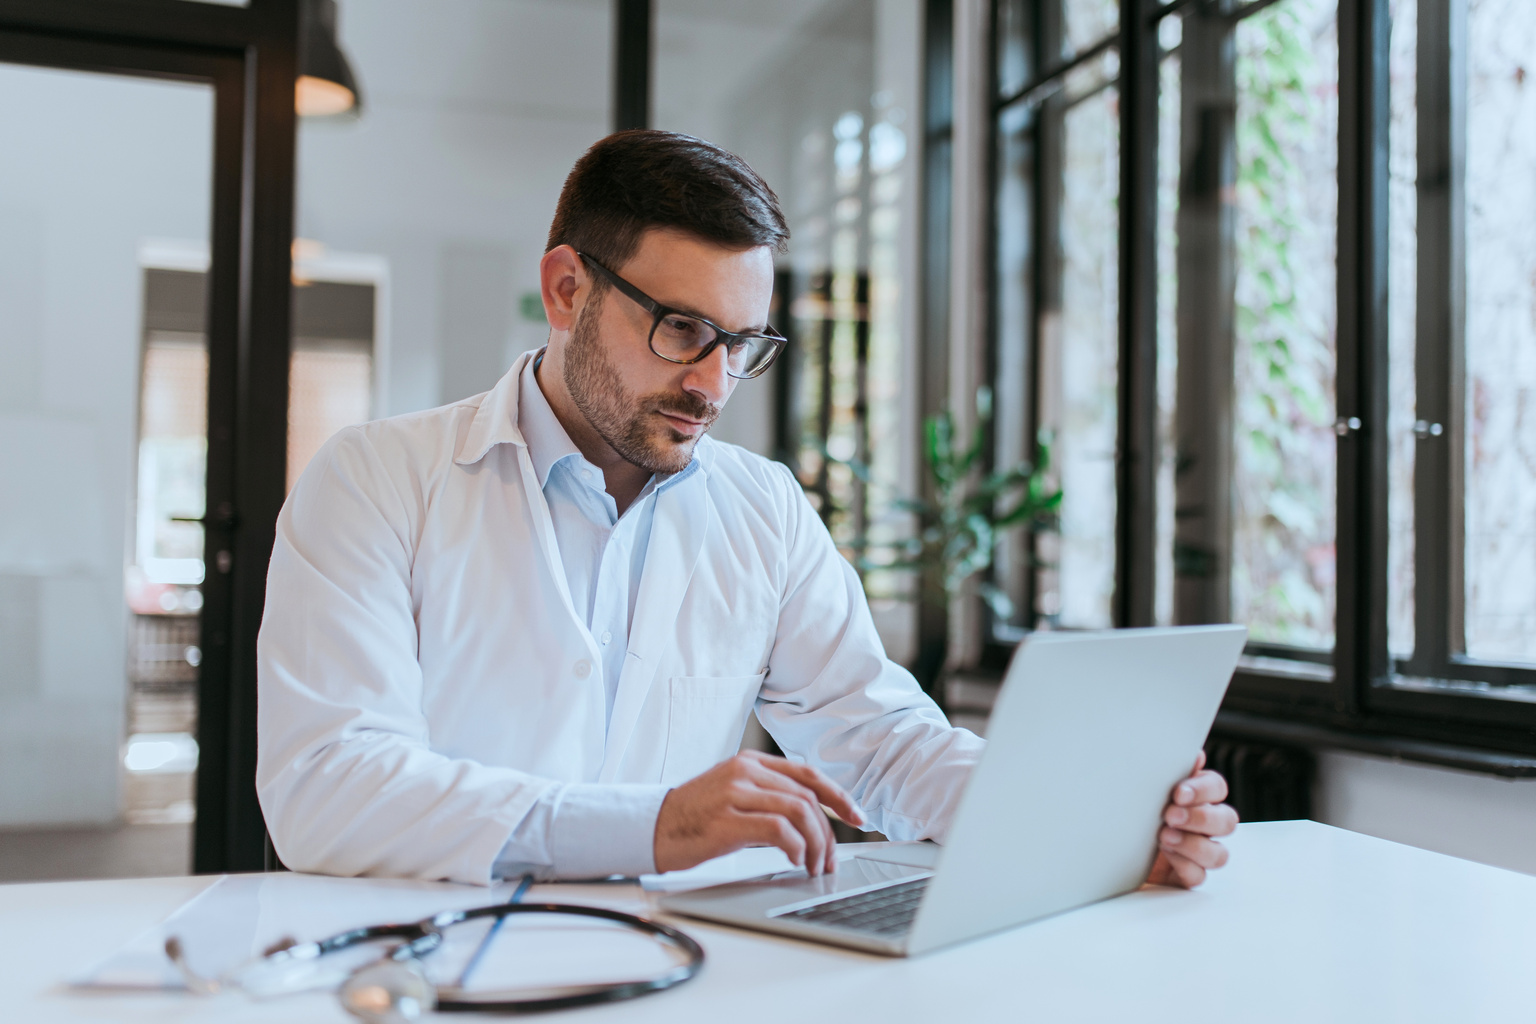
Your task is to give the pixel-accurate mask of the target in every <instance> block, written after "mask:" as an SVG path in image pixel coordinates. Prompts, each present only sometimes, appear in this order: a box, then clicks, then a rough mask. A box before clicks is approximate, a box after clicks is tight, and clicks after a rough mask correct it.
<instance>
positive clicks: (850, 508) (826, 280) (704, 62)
mask: <svg viewBox="0 0 1536 1024" xmlns="http://www.w3.org/2000/svg"><path fill="white" fill-rule="evenodd" d="M922 16H923V9H922V5H921V4H919V3H917V2H916V0H902V2H897V3H875V2H874V0H789V2H786V3H780V4H775V5H773V7H772V8H771V9H769V8H764V7H763V6H762V5H759V4H753V3H748V2H745V0H741V2H733V3H704V2H701V0H658V2H657V3H656V5H655V33H656V60H655V78H654V82H655V91H654V94H653V96H654V118H653V120H654V123H655V126H656V127H658V128H663V129H668V130H671V131H680V132H686V133H688V134H691V135H697V136H699V137H701V138H704V139H708V140H709V141H711V142H714V143H716V144H718V145H720V146H723V147H724V148H726V149H728V150H730V151H732V152H734V153H737V154H738V155H740V156H741V157H742V158H743V159H745V160H746V161H747V162H748V163H749V164H751V166H752V167H753V168H754V169H755V170H756V171H757V172H758V173H759V174H761V175H762V176H763V178H764V179H765V180H766V181H767V182H768V183H769V184H770V185H771V186H772V187H773V188H774V190H775V191H776V192H777V193H778V196H779V199H780V201H781V203H782V205H783V208H784V212H785V215H786V217H787V218H788V220H789V227H790V233H791V237H790V243H789V244H790V252H789V254H788V256H787V257H781V258H780V259H779V261H778V262H779V265H778V268H777V269H778V271H779V274H778V287H779V289H780V291H781V292H782V293H783V295H781V296H780V298H781V299H782V298H785V297H787V299H788V302H787V303H786V305H787V306H788V307H789V308H790V309H791V310H792V313H793V315H792V317H791V323H789V324H787V325H785V327H787V328H788V330H789V332H790V333H791V335H792V342H793V343H792V345H791V346H790V349H789V351H788V352H786V358H784V359H780V360H779V361H778V363H776V364H775V368H774V369H773V370H771V371H770V372H769V374H768V375H766V376H764V377H762V378H759V379H757V380H755V381H751V382H747V383H744V384H743V385H742V386H741V387H740V388H738V389H737V391H736V393H735V394H734V395H733V396H732V398H731V402H730V405H729V406H727V407H726V410H725V412H724V414H723V415H722V416H721V418H720V420H719V422H718V423H717V424H716V426H715V428H714V430H713V433H714V435H715V436H716V437H719V438H721V439H723V440H727V441H732V442H735V443H738V444H741V445H744V446H745V447H747V448H749V449H752V450H754V451H758V452H761V453H763V454H769V455H771V454H774V452H773V448H774V444H773V436H774V422H773V415H774V412H773V393H774V387H775V384H774V381H773V379H772V378H773V376H774V375H775V374H782V373H788V374H790V375H791V382H792V387H791V388H790V393H791V396H792V400H791V406H792V408H791V410H790V413H789V414H790V416H791V418H792V422H793V423H794V424H796V425H797V426H798V428H799V430H798V432H799V434H800V438H799V445H798V450H797V451H791V452H787V453H784V454H785V455H786V456H787V457H788V458H789V459H790V460H792V461H793V462H795V463H797V466H796V469H797V471H798V473H799V476H800V479H801V482H802V483H803V484H804V485H805V487H806V490H807V493H808V494H809V496H810V497H811V500H812V502H813V503H815V504H817V505H818V506H819V508H820V510H821V512H822V514H823V515H824V516H825V517H826V518H827V521H828V525H829V526H830V527H831V530H832V535H833V537H834V538H835V539H836V540H837V541H838V543H839V544H840V545H841V546H842V548H843V550H844V551H845V553H847V554H848V555H849V556H851V557H857V556H858V554H859V552H861V551H863V552H865V554H866V557H865V558H864V559H861V560H860V561H862V562H863V568H864V575H865V586H866V590H867V591H868V593H869V594H870V595H871V598H872V605H871V607H872V610H873V611H874V614H875V619H876V623H877V624H878V625H879V626H880V627H881V631H882V635H883V636H884V637H885V638H886V644H887V649H888V650H889V651H890V652H891V653H892V656H893V657H896V658H898V659H899V660H900V659H903V658H904V657H905V656H906V655H905V652H906V651H907V649H908V647H907V645H908V643H909V641H910V636H911V623H912V621H913V611H914V605H913V603H912V601H911V598H912V597H913V596H914V595H913V594H912V592H911V591H912V581H911V579H910V578H909V577H908V574H905V573H899V574H898V573H893V572H891V571H888V570H883V569H879V568H876V567H873V566H878V564H879V563H881V562H882V561H888V560H889V559H890V558H891V556H892V555H893V554H894V551H893V550H892V548H891V546H890V545H891V542H892V541H894V540H895V539H896V538H898V537H899V536H902V535H903V534H904V533H905V532H906V531H907V530H908V529H909V528H910V523H909V520H908V517H907V515H906V514H905V513H901V512H898V511H897V510H896V509H895V508H894V505H895V502H896V499H897V498H898V497H902V496H905V495H909V494H911V493H913V491H914V490H915V488H916V486H917V481H916V480H915V479H914V477H913V473H912V467H913V466H914V465H915V464H916V459H915V458H914V456H915V452H914V451H913V448H912V443H913V441H914V440H915V437H914V432H913V431H912V430H910V429H909V428H910V426H911V424H912V423H913V422H914V420H915V418H916V417H917V415H918V407H917V404H916V401H915V398H916V390H917V389H916V388H915V387H911V386H907V387H905V388H904V387H903V384H904V383H906V384H909V385H910V383H911V382H910V380H909V379H908V378H907V377H906V376H905V375H904V371H903V356H902V354H903V353H904V352H907V351H912V346H914V345H915V337H916V330H915V328H916V316H917V306H916V302H917V289H916V280H917V278H916V267H915V261H916V258H917V255H918V254H917V250H916V246H915V244H914V243H915V237H916V230H917V224H916V219H915V216H914V214H915V211H916V205H915V199H916V191H915V188H916V183H917V173H916V167H915V166H914V163H913V161H914V160H915V159H916V157H917V156H918V155H919V152H920V147H919V146H918V145H917V142H916V134H915V133H920V123H921V122H920V121H919V120H918V119H917V114H918V112H919V111H920V110H921V109H922V106H921V102H922V97H921V95H920V93H919V89H920V87H921V84H922V75H921V73H920V59H921V55H922ZM701 82H712V83H718V84H719V88H710V89H702V90H701V88H700V83H701ZM898 599H900V600H898Z"/></svg>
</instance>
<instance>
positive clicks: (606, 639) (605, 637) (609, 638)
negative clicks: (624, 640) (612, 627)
mask: <svg viewBox="0 0 1536 1024" xmlns="http://www.w3.org/2000/svg"><path fill="white" fill-rule="evenodd" d="M599 639H600V640H602V642H603V646H604V647H607V646H608V644H609V643H610V642H612V640H613V634H612V633H610V632H608V631H607V630H606V629H605V630H603V635H602V636H601V637H599Z"/></svg>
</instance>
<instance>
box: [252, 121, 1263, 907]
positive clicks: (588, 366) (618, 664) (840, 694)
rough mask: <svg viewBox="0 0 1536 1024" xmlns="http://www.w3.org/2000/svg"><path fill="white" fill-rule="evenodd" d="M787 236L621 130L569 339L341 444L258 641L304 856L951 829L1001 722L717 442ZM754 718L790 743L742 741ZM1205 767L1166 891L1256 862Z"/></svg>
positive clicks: (571, 224)
mask: <svg viewBox="0 0 1536 1024" xmlns="http://www.w3.org/2000/svg"><path fill="white" fill-rule="evenodd" d="M787 237H788V230H787V228H786V226H785V222H784V218H783V215H782V214H781V212H780V210H779V207H778V201H777V198H776V197H775V196H774V194H773V192H772V191H771V190H770V189H769V188H768V186H767V185H766V184H765V183H764V182H763V181H762V180H761V179H760V178H759V177H758V176H757V175H756V174H755V173H754V172H753V171H752V170H751V169H750V168H749V167H747V165H746V164H745V163H743V162H742V161H741V160H740V159H738V158H737V157H734V156H732V155H731V154H729V153H726V152H724V151H722V150H720V149H718V148H716V147H714V146H711V145H709V144H708V143H705V142H701V141H699V140H697V139H693V138H689V137H686V136H681V135H673V134H669V133H664V132H654V131H636V132H623V133H620V134H617V135H613V136H610V137H608V138H606V139H604V140H602V141H601V142H599V143H598V144H597V145H595V146H593V147H592V149H591V150H590V151H589V152H588V153H587V154H586V155H585V156H583V157H582V158H581V160H580V161H578V162H577V164H576V166H575V168H574V169H573V170H572V172H571V175H570V177H569V178H568V179H567V181H566V184H565V187H564V189H563V191H562V193H561V196H560V201H559V205H558V207H557V209H556V212H555V217H554V222H553V224H552V226H551V228H550V235H549V244H548V248H547V251H546V253H545V255H544V258H543V260H542V262H541V263H540V281H541V285H542V291H543V300H544V309H545V313H546V315H547V316H548V319H549V324H550V335H549V344H548V346H547V348H545V349H544V350H542V351H541V352H539V353H531V354H529V355H526V356H524V357H523V358H521V359H520V360H518V362H517V363H516V364H515V365H514V366H513V367H512V369H511V371H510V372H509V373H508V374H507V375H506V376H505V377H503V378H502V380H501V382H500V383H498V384H497V385H496V387H495V388H494V389H493V390H491V391H490V392H488V393H486V394H483V395H478V396H476V397H474V398H470V399H466V400H465V401H462V402H458V403H456V404H454V405H450V406H447V407H445V408H442V409H435V410H432V411H429V412H424V413H417V414H413V415H408V416H400V417H396V418H394V419H389V420H383V421H380V422H375V423H370V424H366V425H364V426H361V427H355V428H349V429H348V430H345V431H343V432H341V433H340V434H338V435H337V436H336V437H335V438H333V439H332V440H331V441H330V442H329V443H328V444H327V445H326V446H325V448H324V449H323V450H322V451H321V452H320V454H319V455H317V456H316V458H315V459H314V461H313V462H312V463H311V464H310V466H309V468H308V469H307V470H306V471H305V472H304V474H303V477H302V478H301V479H300V481H299V482H298V484H297V486H296V487H295V488H294V491H293V494H292V495H291V496H290V498H289V500H288V503H287V505H286V506H285V507H284V508H283V512H282V515H281V517H280V519H279V522H278V533H277V542H276V545H275V547H274V549H273V554H272V563H271V570H270V575H269V578H268V595H267V611H266V618H265V620H264V622H263V624H262V631H261V638H260V644H259V651H260V710H259V719H258V729H259V734H260V755H259V763H258V770H257V786H258V790H259V793H260V797H261V803H262V809H263V811H264V812H265V814H266V819H267V824H268V827H269V829H270V830H271V834H272V839H273V842H274V844H275V846H276V848H277V851H278V853H279V855H280V856H281V857H282V858H283V860H284V861H285V862H286V863H287V864H288V865H289V866H290V867H293V868H296V869H300V870H306V871H318V872H328V873H333V874H341V875H357V874H373V875H402V876H413V877H420V878H447V879H456V880H459V881H466V882H477V883H482V884H484V883H488V882H490V881H491V880H492V879H493V878H495V877H499V876H507V875H513V874H520V873H523V872H532V873H535V874H537V875H539V876H540V877H546V878H549V877H565V878H579V877H593V876H603V875H609V874H626V875H636V874H641V873H646V872H651V871H658V870H659V871H667V870H674V869H679V868H686V867H689V866H692V865H694V864H697V863H699V862H701V861H703V860H706V859H708V858H710V857H715V856H719V855H721V854H724V853H728V852H731V851H732V850H736V849H740V848H742V847H745V846H753V845H772V846H777V847H779V848H780V849H782V850H783V851H784V852H785V853H786V854H787V855H788V856H789V858H790V859H791V860H792V861H794V862H795V863H796V864H798V865H803V866H804V867H805V868H806V870H807V871H809V872H810V873H811V874H819V873H821V872H823V871H830V870H832V869H833V867H834V855H833V840H832V834H831V829H830V827H829V824H828V820H827V817H826V815H825V813H824V812H823V810H822V807H823V805H824V806H825V807H827V808H830V809H831V811H832V812H833V813H835V814H836V815H837V816H839V817H840V818H842V819H843V820H844V821H847V822H849V823H851V824H854V825H859V826H865V827H873V828H877V829H879V830H880V831H883V832H884V833H886V834H887V835H889V836H891V837H892V838H896V839H920V838H932V839H936V840H940V841H942V839H943V836H944V833H945V830H946V828H947V827H948V824H949V821H950V816H951V814H952V813H953V811H954V808H955V806H956V803H957V801H958V798H959V796H960V793H961V790H962V788H963V787H964V785H965V782H966V779H967V777H968V774H969V771H970V769H971V766H972V765H974V764H975V762H976V760H977V758H978V757H979V755H980V753H981V750H982V747H983V742H982V740H980V739H979V738H977V737H976V736H975V735H974V734H972V733H970V732H968V731H966V730H964V729H955V728H951V727H950V725H949V724H948V722H947V721H946V720H945V718H944V716H943V714H942V713H940V711H939V710H938V708H937V707H936V706H935V705H934V704H933V702H932V701H931V700H929V699H928V697H927V696H925V695H924V694H923V693H922V692H921V690H920V689H919V688H918V686H917V684H916V682H915V681H914V680H913V678H912V677H911V675H909V674H908V673H907V672H906V671H904V670H903V669H901V668H900V667H898V666H897V665H895V664H893V663H892V662H890V661H889V660H888V659H887V658H886V657H885V655H884V652H883V650H882V648H881V645H880V641H879V638H878V636H877V635H876V633H875V629H874V626H873V624H872V622H871V620H870V616H869V611H868V608H867V606H866V604H865V600H864V596H863V592H862V591H861V589H860V587H859V582H858V579H857V577H856V576H855V574H854V573H853V571H852V569H851V568H850V567H849V565H848V563H847V562H846V561H845V560H844V559H843V558H842V557H841V556H840V555H839V554H838V552H837V550H836V549H835V547H834V546H833V544H832V540H831V538H830V537H829V535H828V534H827V531H826V529H825V528H824V527H823V525H822V523H821V521H820V519H819V518H818V517H817V516H816V514H815V512H814V511H812V509H811V507H810V506H809V504H808V503H807V502H806V500H805V498H804V496H803V495H802V493H801V490H800V487H799V485H798V484H797V483H796V481H795V479H794V477H793V476H792V475H791V474H790V473H789V472H788V471H787V470H786V469H785V468H784V467H783V466H780V465H778V464H776V463H773V462H770V461H768V460H767V459H763V458H760V457H758V456H756V455H752V454H750V453H748V452H745V451H743V450H741V449H739V448H736V447H734V446H731V445H726V444H721V443H717V442H714V441H713V440H711V439H710V438H708V437H707V436H706V431H707V430H708V429H709V426H710V424H711V423H712V422H713V421H714V419H715V418H716V417H717V416H718V415H719V414H720V410H721V409H722V408H723V407H724V405H725V403H726V401H727V400H728V399H729V398H730V396H731V393H732V392H733V391H734V389H735V388H736V386H737V385H738V383H739V382H740V381H741V380H743V379H748V378H750V377H752V376H754V375H756V374H758V373H760V372H761V371H762V370H764V369H766V368H767V365H768V363H770V362H771V361H772V359H773V357H774V355H775V354H776V352H777V349H778V348H779V347H780V345H781V343H782V339H781V338H778V337H777V335H775V334H773V333H772V330H771V328H770V327H769V326H768V324H767V321H766V315H767V310H768V305H769V298H770V293H771V291H772V286H773V255H774V253H775V252H776V251H783V248H784V244H785V240H786V239H787ZM754 708H755V710H756V713H757V716H758V719H759V720H760V721H761V722H762V724H763V726H764V727H765V728H766V729H767V730H768V732H769V733H770V734H771V735H772V736H773V737H774V738H775V739H776V740H777V741H778V743H779V745H780V747H782V748H783V749H784V751H786V753H787V754H788V759H785V758H777V757H769V756H766V755H761V754H750V753H749V754H737V753H736V751H737V748H738V746H739V743H740V738H741V734H742V729H743V726H744V724H745V721H746V717H747V715H748V714H749V713H751V712H752V711H753V710H754ZM1199 767H1200V766H1199V765H1196V771H1195V772H1194V773H1193V774H1192V775H1191V776H1190V777H1189V778H1188V779H1187V780H1186V781H1185V782H1183V783H1181V784H1180V785H1179V786H1178V787H1177V791H1176V794H1175V796H1174V799H1173V802H1171V803H1170V805H1169V807H1168V809H1167V811H1166V814H1165V820H1166V823H1167V827H1166V828H1164V829H1163V831H1162V835H1161V836H1160V840H1159V841H1160V844H1161V851H1162V853H1161V856H1160V857H1159V859H1158V862H1157V866H1156V867H1155V869H1154V871H1153V880H1154V881H1159V882H1168V883H1178V884H1183V885H1196V884H1199V882H1200V881H1201V880H1202V879H1203V877H1204V874H1205V871H1206V870H1207V869H1209V868H1214V867H1218V866H1220V865H1221V864H1222V863H1223V862H1224V861H1225V859H1226V852H1225V850H1224V849H1223V848H1222V847H1221V846H1220V845H1219V844H1218V843H1216V842H1215V841H1214V839H1213V838H1212V837H1214V836H1220V835H1224V834H1226V833H1228V832H1230V831H1231V830H1232V828H1233V826H1234V824H1235V821H1236V816H1235V814H1234V813H1233V812H1232V810H1231V808H1229V807H1226V806H1224V805H1222V804H1221V803H1220V801H1221V800H1222V799H1223V798H1224V797H1225V792H1226V787H1225V783H1224V782H1223V781H1222V780H1221V778H1220V777H1219V776H1217V775H1215V774H1214V773H1212V772H1202V771H1199ZM1052 784H1056V785H1062V786H1070V785H1071V784H1072V768H1071V766H1070V765H1063V766H1062V771H1061V777H1060V778H1059V779H1058V780H1055V781H1054V782H1053V783H1052ZM1000 813H1006V812H1005V811H1003V810H1002V809H1000ZM1082 813H1083V814H1084V815H1091V814H1093V813H1095V812H1094V808H1092V807H1084V808H1082ZM1040 827H1041V833H1042V834H1041V841H1042V842H1050V841H1060V840H1059V839H1053V836H1054V835H1056V834H1070V833H1071V831H1072V829H1073V823H1072V822H1069V821H1064V822H1041V823H1040Z"/></svg>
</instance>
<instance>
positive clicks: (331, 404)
mask: <svg viewBox="0 0 1536 1024" xmlns="http://www.w3.org/2000/svg"><path fill="white" fill-rule="evenodd" d="M336 265H337V264H336V260H335V257H331V258H330V262H329V263H328V262H327V260H326V258H325V257H324V255H323V254H318V253H317V254H316V255H314V256H311V257H309V258H307V259H305V260H304V261H303V262H302V263H301V264H300V266H301V268H302V272H303V276H301V277H299V278H298V279H297V280H298V281H299V284H298V287H296V288H295V289H294V295H293V299H294V302H293V335H294V338H293V358H292V361H291V362H290V363H289V372H288V487H289V489H290V490H291V489H292V488H293V485H294V482H295V481H297V480H298V478H299V474H300V473H302V472H303V471H304V467H305V466H307V465H309V460H310V459H311V458H313V457H314V455H315V453H316V452H317V451H319V450H320V446H321V445H323V444H324V443H325V442H326V441H327V440H329V439H330V437H331V435H332V434H334V433H336V431H338V430H340V429H341V428H342V427H346V426H351V425H352V424H354V423H362V422H364V421H366V420H369V419H372V418H373V416H374V391H375V384H376V382H375V375H374V349H375V344H376V340H377V339H376V337H375V331H376V329H375V326H374V321H375V307H376V304H377V298H376V295H377V287H378V286H377V285H376V284H372V283H363V282H360V281H346V282H342V281H327V280H324V278H323V275H324V274H325V273H326V271H327V268H328V267H331V268H334V267H335V266H336ZM348 266H349V267H350V269H352V270H353V271H354V275H355V276H361V275H356V271H357V270H358V269H359V258H358V257H356V256H352V257H349V263H348ZM363 266H366V263H365V264H363ZM375 276H382V269H380V268H376V275H375Z"/></svg>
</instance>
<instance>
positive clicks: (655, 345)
mask: <svg viewBox="0 0 1536 1024" xmlns="http://www.w3.org/2000/svg"><path fill="white" fill-rule="evenodd" d="M576 255H578V256H580V257H581V258H582V260H583V261H584V262H585V263H586V264H587V266H589V267H591V268H592V269H593V270H595V271H597V272H598V273H599V274H601V275H602V276H603V278H604V279H605V280H607V281H608V283H609V284H611V285H613V286H614V287H615V288H617V289H618V290H619V291H621V292H623V293H624V294H625V295H627V296H629V298H631V299H633V300H634V302H635V303H636V304H637V305H638V306H639V307H640V308H641V309H643V310H645V311H646V312H647V313H649V314H651V336H650V338H649V344H650V346H651V351H652V352H654V353H656V354H657V355H658V356H660V357H661V358H663V359H665V360H666V361H667V362H669V363H681V364H683V365H684V366H687V365H689V364H690V363H697V362H700V361H702V360H703V359H705V358H706V357H707V356H708V355H709V354H710V353H711V352H713V351H714V350H715V347H716V346H717V345H724V346H725V372H726V373H728V374H730V375H731V376H732V377H736V378H737V379H739V380H750V379H751V378H753V377H756V376H759V375H761V374H762V373H763V371H765V370H767V369H768V367H770V366H772V365H773V361H774V360H775V359H777V358H778V355H779V352H780V351H782V350H783V348H784V346H785V345H787V344H788V343H789V342H788V341H787V340H786V339H785V338H784V336H783V335H781V334H779V333H778V332H777V331H775V330H774V329H773V328H772V327H769V328H768V329H767V332H766V333H762V334H758V333H748V334H737V333H735V332H733V331H728V330H726V329H725V328H724V327H721V326H720V325H718V324H714V323H711V322H710V321H708V320H706V319H704V318H703V317H701V316H693V315H692V314H690V313H684V312H682V311H681V310H677V309H673V308H672V307H670V306H663V305H662V304H661V303H659V302H657V301H656V300H655V299H653V298H651V297H650V296H649V295H647V294H645V292H643V291H641V290H640V289H639V288H636V287H635V286H634V285H632V284H630V283H629V282H628V281H626V280H624V279H623V278H622V277H620V276H619V275H618V274H615V273H614V272H613V271H611V270H609V269H608V268H607V267H605V266H603V265H602V264H601V263H599V262H597V260H595V259H593V258H592V257H591V256H588V255H587V254H586V253H584V252H582V253H577V254H576Z"/></svg>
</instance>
